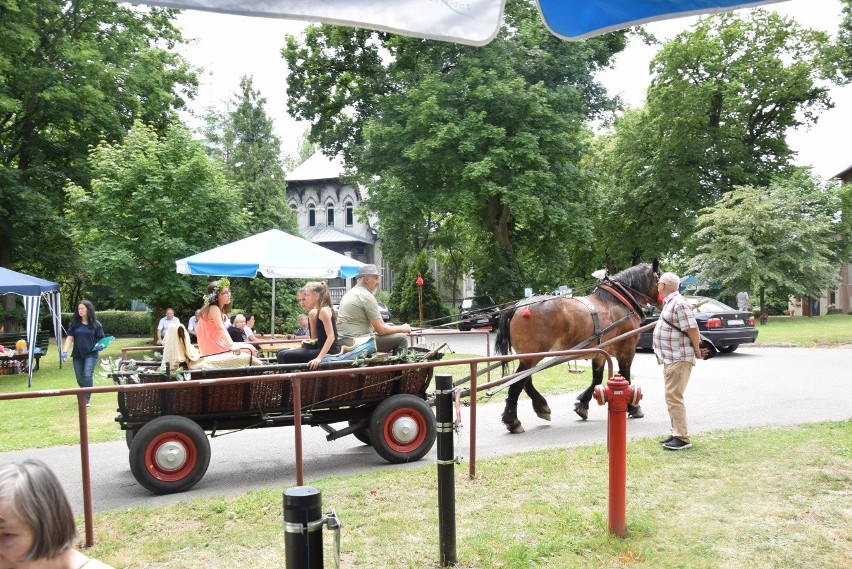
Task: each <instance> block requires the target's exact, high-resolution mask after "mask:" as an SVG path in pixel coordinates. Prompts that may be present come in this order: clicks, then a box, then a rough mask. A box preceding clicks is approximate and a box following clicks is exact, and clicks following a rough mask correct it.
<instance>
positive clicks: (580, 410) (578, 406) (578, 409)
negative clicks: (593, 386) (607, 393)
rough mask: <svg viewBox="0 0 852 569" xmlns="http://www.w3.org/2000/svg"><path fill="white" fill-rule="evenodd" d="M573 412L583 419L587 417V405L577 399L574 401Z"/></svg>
mask: <svg viewBox="0 0 852 569" xmlns="http://www.w3.org/2000/svg"><path fill="white" fill-rule="evenodd" d="M574 412H575V413H576V414H578V415H579V416H580V418H581V419H583V420H584V421H585V420H586V419H588V418H589V406H588V405H583V403H582V402H580V401H577V402H576V403H574Z"/></svg>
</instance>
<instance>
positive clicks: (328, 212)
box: [325, 204, 334, 227]
mask: <svg viewBox="0 0 852 569" xmlns="http://www.w3.org/2000/svg"><path fill="white" fill-rule="evenodd" d="M325 224H326V225H328V226H329V227H331V226H333V225H334V205H333V204H328V205H326V206H325Z"/></svg>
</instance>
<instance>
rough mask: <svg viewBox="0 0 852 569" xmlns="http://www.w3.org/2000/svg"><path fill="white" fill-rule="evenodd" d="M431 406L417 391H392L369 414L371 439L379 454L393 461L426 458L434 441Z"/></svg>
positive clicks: (435, 432) (397, 462)
mask: <svg viewBox="0 0 852 569" xmlns="http://www.w3.org/2000/svg"><path fill="white" fill-rule="evenodd" d="M436 437H437V429H436V427H435V414H434V413H432V408H431V407H430V406H429V405H428V404H427V403H426V402H425V401H423V400H422V399H420V398H419V397H417V396H415V395H407V394H405V395H393V396H391V397H388V398H387V399H385V400H384V401H382V402H381V403H379V406H378V407H376V410H375V411H373V415H372V417H370V440H371V441H372V443H373V449H374V450H375V451H376V453H378V455H379V456H381V457H382V458H384V459H385V460H387V461H388V462H391V463H394V464H401V463H404V462H414V461H416V460H420V459H421V458H423V457H424V456H425V455H426V453H428V452H429V450H430V449H431V448H432V446H433V445H434V444H435V439H436Z"/></svg>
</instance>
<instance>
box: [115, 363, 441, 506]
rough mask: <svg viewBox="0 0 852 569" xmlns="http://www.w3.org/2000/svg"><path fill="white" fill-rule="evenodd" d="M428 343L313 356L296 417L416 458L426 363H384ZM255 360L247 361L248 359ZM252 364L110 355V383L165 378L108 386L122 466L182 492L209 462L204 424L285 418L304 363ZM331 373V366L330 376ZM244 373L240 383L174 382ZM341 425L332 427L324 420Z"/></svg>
mask: <svg viewBox="0 0 852 569" xmlns="http://www.w3.org/2000/svg"><path fill="white" fill-rule="evenodd" d="M441 355H442V354H441V353H440V352H438V351H431V352H426V351H417V350H413V349H412V350H411V351H409V353H408V354H407V355H406V356H405V357H402V358H389V359H384V360H381V361H380V358H364V359H362V360H360V361H358V360H356V361H354V362H350V361H347V362H335V363H329V364H323V365H322V366H321V368H320V369H321V370H323V371H326V373H328V375H322V376H318V377H310V378H309V377H305V378H302V380H301V382H300V385H301V406H300V409H301V415H300V416H301V422H302V423H303V424H307V425H312V426H320V427H322V428H323V429H324V430H326V431H327V432H328V433H329V434H328V435H327V437H326V438H327V439H328V440H334V439H337V438H340V437H343V436H346V435H349V434H351V435H354V436H355V437H356V438H357V439H358V440H360V441H361V442H364V443H366V444H370V445H372V446H373V448H374V449H375V451H376V452H377V453H378V454H379V456H381V457H382V458H384V459H385V460H387V461H389V462H392V463H403V462H411V461H415V460H419V459H420V458H422V457H423V456H425V455H426V453H428V452H429V450H430V449H431V448H432V446H433V445H434V443H435V437H436V430H435V417H434V414H433V412H432V409H431V407H430V406H429V404H428V403H426V401H425V400H426V391H427V389H428V386H429V383H430V381H431V378H432V368H431V367H408V368H407V369H394V368H393V367H392V366H391V365H390V364H394V363H397V364H400V363H418V362H426V361H431V360H437V359H440V357H441ZM254 362H255V363H257V360H256V359H255V360H254ZM260 363H261V364H262V365H253V366H246V365H243V366H236V367H225V368H216V369H186V368H179V369H176V370H175V369H169V367H170V366H168V365H167V364H164V363H162V362H159V361H142V362H136V361H133V360H119V361H118V362H117V363H116V365H115V366H114V367H113V370H112V371H111V375H112V378H113V381H114V382H115V383H116V384H123V385H131V384H158V385H162V386H166V385H168V386H169V387H163V388H153V389H142V388H140V389H138V390H136V389H133V390H127V391H120V392H119V393H118V411H119V415H118V416H117V417H116V419H115V420H116V421H117V422H118V423H119V424H120V425H121V428H122V429H123V430H125V431H126V433H127V435H126V438H127V443H128V447H129V449H130V469H131V471H132V472H133V476H134V477H135V478H136V480H137V481H138V482H139V484H141V485H142V486H144V487H145V488H147V489H148V490H150V491H152V492H154V493H156V494H169V493H174V492H182V491H184V490H187V489H189V488H191V487H192V486H194V485H195V484H196V483H198V481H199V480H201V478H202V477H203V476H204V474H205V472H206V471H207V467H208V465H209V462H210V443H209V441H208V439H207V435H206V432H210V433H211V436H215V434H216V433H217V432H218V431H231V430H239V429H250V428H266V427H279V426H293V425H294V424H295V417H296V405H295V401H294V389H293V379H292V378H289V377H288V376H287V375H286V374H292V373H296V372H305V371H308V370H307V367H306V366H304V365H278V364H272V363H269V362H268V361H261V362H260ZM331 373H336V374H337V375H331ZM221 378H246V379H249V378H250V379H251V381H243V382H240V383H231V382H218V384H215V383H210V384H201V385H198V384H194V385H187V386H186V387H175V386H176V382H183V381H194V380H213V379H221ZM339 423H344V424H345V425H346V426H345V427H342V428H335V427H333V425H335V424H339Z"/></svg>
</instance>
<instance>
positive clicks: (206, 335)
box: [196, 279, 257, 356]
mask: <svg viewBox="0 0 852 569" xmlns="http://www.w3.org/2000/svg"><path fill="white" fill-rule="evenodd" d="M230 306H231V283H230V282H229V281H228V279H219V280H218V281H213V282H212V283H210V284H209V285H207V296H205V298H204V307H203V308H202V309H201V312H200V313H199V315H198V325H197V328H196V334H197V335H198V349H199V351H200V352H201V355H202V356H209V355H212V354H221V353H222V352H235V353H237V352H243V353H249V354H256V353H257V348H255V347H254V346H253V345H252V344H247V343H245V342H234V341H233V340H231V336H230V334H228V330H227V329H226V328H225V323H224V321H223V319H222V314H223V313H227V311H228V309H229V308H230Z"/></svg>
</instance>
